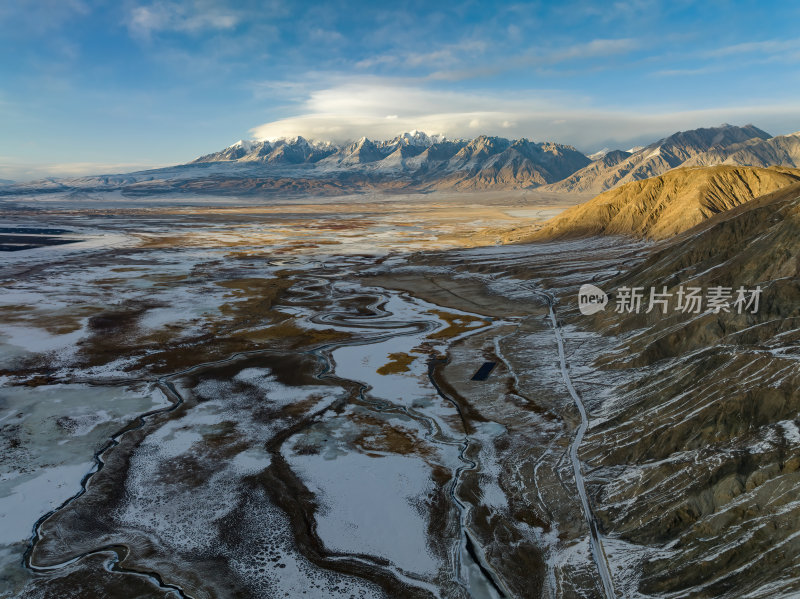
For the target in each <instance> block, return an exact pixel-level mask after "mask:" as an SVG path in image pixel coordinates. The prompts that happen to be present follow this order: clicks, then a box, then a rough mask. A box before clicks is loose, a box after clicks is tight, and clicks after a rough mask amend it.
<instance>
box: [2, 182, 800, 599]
mask: <svg viewBox="0 0 800 599" xmlns="http://www.w3.org/2000/svg"><path fill="white" fill-rule="evenodd" d="M472 199H473V200H474V197H473V198H472ZM511 200H512V201H508V200H507V199H504V198H502V197H499V196H498V197H488V196H487V197H484V198H483V200H482V202H472V203H471V204H470V206H462V205H459V204H458V203H457V201H458V199H457V198H456V197H455V196H453V197H450V196H444V195H443V196H442V197H436V196H426V197H420V198H416V197H415V198H413V201H412V200H409V199H408V198H398V197H393V198H389V199H387V198H371V199H370V198H361V201H360V202H359V203H356V204H353V203H351V202H345V200H342V201H341V202H331V201H330V199H328V200H325V202H324V203H313V202H310V201H305V202H291V203H286V204H284V205H282V206H279V207H276V206H244V207H243V206H236V207H234V206H223V207H211V206H208V205H205V206H200V207H198V206H188V205H184V206H181V207H177V208H176V207H167V206H165V204H168V203H169V202H168V201H167V200H165V202H164V203H163V204H162V203H159V202H152V203H151V204H150V205H147V206H135V207H132V208H131V209H129V210H126V211H120V210H118V209H115V208H114V207H113V206H114V204H113V202H109V201H106V200H104V199H103V198H82V199H81V201H80V202H78V203H76V204H69V202H68V201H67V200H66V199H61V200H58V202H55V201H54V198H52V197H50V198H47V199H44V200H42V201H41V202H40V203H37V201H36V200H30V201H29V202H28V203H27V204H26V205H21V204H17V205H16V206H14V207H13V210H12V209H9V211H8V215H9V219H8V220H9V222H10V224H11V225H13V226H15V227H34V226H35V227H45V226H47V227H49V228H58V229H65V230H69V231H71V233H70V234H71V235H73V236H74V235H78V236H79V237H80V238H81V241H79V242H77V243H72V244H68V245H53V246H48V247H42V248H39V249H35V250H28V251H20V252H13V256H12V257H10V258H9V259H8V260H7V261H6V263H5V265H4V266H3V267H2V269H0V276H2V279H3V292H2V294H0V310H1V311H0V359H1V360H2V361H0V364H1V365H2V368H0V446H2V448H3V450H2V454H0V455H2V457H0V531H2V532H0V597H27V598H33V597H59V598H60V597H82V598H84V597H87V598H88V597H169V596H179V597H197V598H199V597H320V598H323V597H337V596H341V597H453V598H466V597H473V598H476V599H478V598H483V597H491V598H493V597H603V596H606V597H609V596H624V597H629V596H687V595H680V594H679V593H680V592H681V591H680V584H677V585H676V584H672V586H670V584H671V583H664V584H662V587H661V588H660V589H656V588H655V586H653V585H652V584H651V589H652V590H651V591H646V590H643V589H644V588H645V586H646V583H647V581H646V580H644V579H643V577H646V576H647V575H648V573H649V572H650V571H649V570H648V569H647V568H648V567H649V566H648V564H651V563H656V562H657V561H658V560H664V559H669V558H670V555H674V554H675V552H676V551H679V548H677V547H676V546H675V545H674V544H670V540H669V539H668V538H667V537H666V536H665V535H660V536H659V535H657V534H653V535H652V536H650V537H649V538H643V536H642V535H639V537H638V538H635V539H634V538H633V537H635V535H632V534H631V533H630V530H629V529H630V527H631V526H635V522H634V521H632V520H626V521H623V520H622V519H619V518H616V517H615V515H614V514H615V511H614V510H615V509H618V508H616V507H615V506H614V505H613V504H611V503H610V502H609V497H610V496H609V492H608V491H607V487H609V485H610V486H611V487H613V488H614V489H615V490H616V492H617V494H618V495H621V494H624V490H620V485H621V484H622V481H624V480H628V479H626V478H624V477H625V476H630V473H631V472H632V469H631V470H627V471H625V473H624V475H620V476H616V475H618V474H620V473H621V472H623V470H622V469H621V468H622V466H621V465H619V464H618V465H613V464H608V463H603V459H602V457H599V456H601V454H602V453H603V447H602V443H603V440H602V438H601V437H599V436H598V434H597V431H598V430H599V427H602V426H607V425H608V420H609V418H611V417H612V416H613V410H611V411H609V410H608V409H607V406H608V405H613V403H614V401H615V389H620V388H623V387H624V386H625V385H631V384H634V383H635V381H636V380H638V379H637V377H639V376H640V373H639V372H638V371H637V369H635V368H620V369H615V370H614V369H612V370H598V368H597V367H596V365H595V358H597V357H598V356H600V355H602V354H605V353H608V352H610V351H611V350H612V349H613V348H614V346H615V344H616V342H617V340H616V339H615V338H614V337H613V336H608V335H603V334H600V332H599V331H597V330H595V329H593V328H592V322H590V321H588V320H580V318H579V317H575V314H574V307H572V305H571V304H574V296H575V293H576V290H577V287H578V286H579V285H581V284H583V283H586V282H592V281H597V280H598V279H603V278H609V277H613V276H614V275H615V274H616V273H618V272H619V271H620V270H625V269H626V268H629V267H630V266H631V265H635V264H637V263H639V262H640V261H641V260H642V258H643V257H644V255H645V254H646V252H647V249H648V248H647V246H646V245H644V244H641V243H635V242H629V241H623V240H621V239H616V238H606V239H592V240H586V241H580V242H559V243H552V244H536V245H504V244H503V243H504V242H507V241H510V240H513V239H514V238H515V237H514V236H515V230H516V229H517V228H518V227H520V228H525V229H526V230H530V226H531V225H534V226H535V225H536V223H537V222H538V221H540V220H542V219H543V218H545V217H547V216H549V215H551V214H552V213H553V212H555V211H558V210H559V209H560V208H561V207H563V206H559V205H554V204H553V201H552V200H553V199H552V198H549V197H536V196H519V197H515V198H511ZM560 201H561V202H563V203H566V202H567V199H566V196H564V197H562V199H561V200H560ZM573 201H575V198H573ZM64 202H66V203H64ZM409 202H410V204H409ZM87 203H88V205H87ZM345 204H347V208H345ZM465 231H466V232H467V233H465ZM486 363H492V364H494V368H493V369H492V370H491V372H490V373H489V376H488V377H486V378H485V380H473V375H474V374H475V373H476V371H478V369H479V368H480V367H481V366H482V365H484V364H486ZM584 431H585V433H586V437H585V439H583V438H582V437H583V435H584ZM798 441H799V442H800V436H798ZM587 452H589V453H588V454H587ZM698 459H700V458H698ZM709 459H713V456H712V457H710V458H709ZM587 460H591V464H590V463H588V461H587ZM701 461H702V460H701ZM634 484H635V483H634V482H633V481H631V482H630V485H631V486H633V485H634ZM609 488H610V487H609ZM629 494H630V492H629ZM630 501H632V502H634V503H635V498H634V499H630ZM648 501H650V502H651V503H650V504H649V506H650V508H651V509H657V499H654V498H653V497H649V498H648ZM630 509H632V507H631V508H630ZM632 511H633V510H632ZM637 518H639V520H638V522H640V523H646V522H647V517H646V516H642V515H641V512H637ZM759 584H760V585H761V586H758V585H756V586H754V587H753V594H752V596H754V597H755V596H768V595H766V594H764V593H766V587H765V586H764V585H765V584H766V583H765V582H764V581H763V580H762V581H760V582H759ZM698 588H700V587H698ZM759 588H761V589H764V592H763V593H761V594H759V592H758V589H759ZM783 588H784V589H785V588H788V587H783ZM701 592H703V591H697V594H696V596H712V595H702V594H700V593H701ZM676 593H678V594H676ZM693 593H694V591H693ZM719 596H724V593H719Z"/></svg>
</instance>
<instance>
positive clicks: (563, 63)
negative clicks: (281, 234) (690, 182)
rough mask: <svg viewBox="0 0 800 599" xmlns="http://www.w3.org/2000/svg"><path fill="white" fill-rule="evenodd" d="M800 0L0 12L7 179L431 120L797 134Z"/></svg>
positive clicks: (591, 129) (450, 130)
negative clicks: (749, 128) (245, 141)
mask: <svg viewBox="0 0 800 599" xmlns="http://www.w3.org/2000/svg"><path fill="white" fill-rule="evenodd" d="M798 22H800V4H798V3H796V2H750V1H746V2H745V1H741V2H735V1H730V2H721V1H714V0H704V1H702V2H691V1H688V0H671V1H669V2H656V1H649V0H629V1H627V2H618V3H613V2H582V1H578V2H569V1H567V2H521V3H493V2H488V1H476V2H469V1H467V2H458V3H451V4H447V3H441V2H435V3H432V2H407V3H400V2H385V3H384V2H374V1H373V2H328V3H324V4H323V3H311V2H249V1H238V2H222V1H206V0H191V1H172V0H94V1H93V0H18V1H14V2H11V1H9V2H4V3H2V4H0V46H1V47H0V51H1V52H2V56H3V59H2V61H1V62H0V115H1V116H0V178H11V179H18V180H24V179H28V178H31V177H38V176H45V175H62V174H82V173H97V172H121V171H125V170H132V169H134V168H138V167H142V166H150V165H162V164H171V163H177V162H185V161H187V160H190V159H192V158H193V157H195V156H197V155H199V154H203V153H207V152H210V151H214V150H217V149H220V148H222V147H224V146H226V145H229V144H231V143H233V142H234V141H236V140H237V139H240V138H254V137H262V138H271V137H279V136H283V135H289V136H290V135H297V134H302V135H305V136H310V137H316V138H322V139H334V140H344V139H348V138H356V137H360V136H361V135H366V136H368V137H388V136H390V135H393V134H396V133H399V132H401V131H403V130H410V129H422V130H426V131H428V132H429V133H444V134H446V135H449V136H453V137H473V136H475V135H478V134H480V133H486V134H493V135H503V136H506V137H521V136H526V137H529V138H532V139H535V140H546V139H550V140H554V141H561V142H566V143H572V144H574V145H576V146H577V147H578V148H579V149H581V150H584V151H593V150H596V149H598V148H600V147H603V146H620V147H628V146H629V145H633V144H635V143H638V142H642V141H651V140H653V139H655V138H657V137H659V136H661V135H664V134H667V133H670V132H673V131H676V130H680V129H687V128H692V127H697V126H711V125H716V124H719V123H721V122H731V123H734V124H744V123H748V122H753V123H754V124H756V125H758V126H760V127H762V128H764V129H766V130H767V131H769V132H770V133H773V134H783V133H790V132H793V131H796V130H799V129H800V103H798V101H797V98H798V97H799V96H800V93H799V92H800V69H799V68H798V67H800V35H798V33H797V23H798Z"/></svg>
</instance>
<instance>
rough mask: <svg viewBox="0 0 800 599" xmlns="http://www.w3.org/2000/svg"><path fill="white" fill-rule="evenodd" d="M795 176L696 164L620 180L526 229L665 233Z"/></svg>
mask: <svg viewBox="0 0 800 599" xmlns="http://www.w3.org/2000/svg"><path fill="white" fill-rule="evenodd" d="M798 180H800V171H798V170H795V169H786V168H767V169H765V168H754V167H734V166H717V167H706V168H703V167H696V168H680V169H675V170H672V171H670V172H668V173H666V174H664V175H660V176H658V177H653V178H650V179H645V180H643V181H635V182H631V183H628V184H626V185H622V186H620V187H617V188H615V189H612V190H610V191H607V192H605V193H603V194H600V195H599V196H597V197H596V198H594V199H592V200H590V201H589V202H586V203H584V204H580V205H578V206H575V207H573V208H570V209H568V210H566V211H564V212H563V213H562V214H560V215H559V216H557V217H555V218H554V219H552V220H551V221H549V222H548V223H546V224H545V226H544V227H543V228H542V229H540V230H539V231H537V232H536V233H534V234H533V235H531V238H532V239H535V240H543V239H560V238H569V237H584V236H589V235H600V234H603V235H628V236H633V237H639V238H650V239H664V238H667V237H671V236H673V235H676V234H678V233H681V232H683V231H685V230H687V229H690V228H692V227H693V226H695V225H697V224H698V223H700V222H702V221H703V220H705V219H707V218H709V217H711V216H713V215H714V214H718V213H721V212H724V211H725V210H729V209H731V208H734V207H736V206H738V205H740V204H743V203H745V202H749V201H751V200H753V199H754V198H756V197H758V196H761V195H764V194H767V193H770V192H773V191H775V190H777V189H780V188H782V187H785V186H787V185H790V184H792V183H794V182H796V181H798Z"/></svg>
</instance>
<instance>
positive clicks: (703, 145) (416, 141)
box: [0, 124, 800, 197]
mask: <svg viewBox="0 0 800 599" xmlns="http://www.w3.org/2000/svg"><path fill="white" fill-rule="evenodd" d="M715 164H739V165H748V166H749V165H754V166H772V165H776V166H777V165H780V166H790V167H796V166H800V135H798V134H792V135H786V136H780V137H771V136H770V135H769V134H768V133H766V132H764V131H762V130H761V129H758V128H757V127H754V126H753V125H745V126H743V127H739V126H734V125H728V124H723V125H720V126H718V127H710V128H703V129H694V130H691V131H684V132H678V133H675V134H673V135H671V136H669V137H666V138H663V139H660V140H658V141H656V142H654V143H652V144H650V145H647V146H645V147H635V148H630V149H629V150H627V151H624V150H608V149H605V148H604V149H603V150H601V151H600V152H596V153H594V154H592V155H590V156H586V155H584V154H583V153H581V152H579V151H578V150H577V149H575V148H574V147H572V146H570V145H565V144H559V143H553V142H535V141H531V140H528V139H525V138H523V139H506V138H503V137H490V136H486V135H481V136H478V137H476V138H474V139H470V140H466V139H447V138H446V137H444V136H441V135H428V134H426V133H423V132H421V131H411V132H407V133H403V134H400V135H398V136H396V137H394V138H392V139H389V140H378V141H375V140H370V139H367V138H366V137H362V138H361V139H358V140H355V141H352V142H350V143H344V144H336V143H332V142H330V141H313V140H308V139H305V138H303V137H293V138H285V139H277V140H270V141H246V140H240V141H237V142H236V143H234V144H232V145H230V146H228V147H227V148H225V149H223V150H220V151H218V152H214V153H211V154H206V155H204V156H200V157H199V158H197V159H195V160H193V161H191V162H189V163H187V164H181V165H177V166H173V167H167V168H160V169H152V170H146V171H139V172H134V173H126V174H117V175H100V176H92V177H80V178H71V179H46V180H41V181H35V182H31V183H21V184H13V185H4V186H2V187H1V188H0V196H3V197H8V196H12V195H14V194H22V193H38V192H41V193H47V192H58V191H70V190H82V191H87V190H96V191H107V190H119V191H121V192H123V193H127V194H151V193H169V192H192V193H204V194H213V193H219V194H270V193H284V194H296V193H315V194H338V193H352V192H358V191H365V190H371V189H372V190H376V189H377V190H380V189H391V190H406V191H431V190H438V189H455V190H485V189H526V188H537V187H542V188H544V189H545V190H548V191H560V192H572V191H580V192H595V193H599V192H601V191H604V190H606V189H610V188H611V187H615V186H617V185H620V184H622V183H626V182H628V181H634V180H641V179H645V178H648V177H653V176H657V175H660V174H663V173H665V172H667V171H669V170H671V169H673V168H677V167H680V166H696V165H715Z"/></svg>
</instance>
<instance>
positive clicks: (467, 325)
mask: <svg viewBox="0 0 800 599" xmlns="http://www.w3.org/2000/svg"><path fill="white" fill-rule="evenodd" d="M429 313H430V314H435V315H436V316H438V317H439V318H441V319H442V320H444V321H445V322H446V323H447V327H445V328H444V329H442V330H440V331H436V332H435V333H431V334H430V335H428V337H429V338H430V339H450V338H451V337H457V336H458V335H460V334H461V333H464V332H466V331H474V330H477V329H479V328H480V327H482V326H486V325H488V324H489V323H488V322H487V321H486V320H484V319H483V318H480V317H478V316H472V315H470V314H453V313H451V312H445V311H444V310H429ZM476 325H480V326H476Z"/></svg>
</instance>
